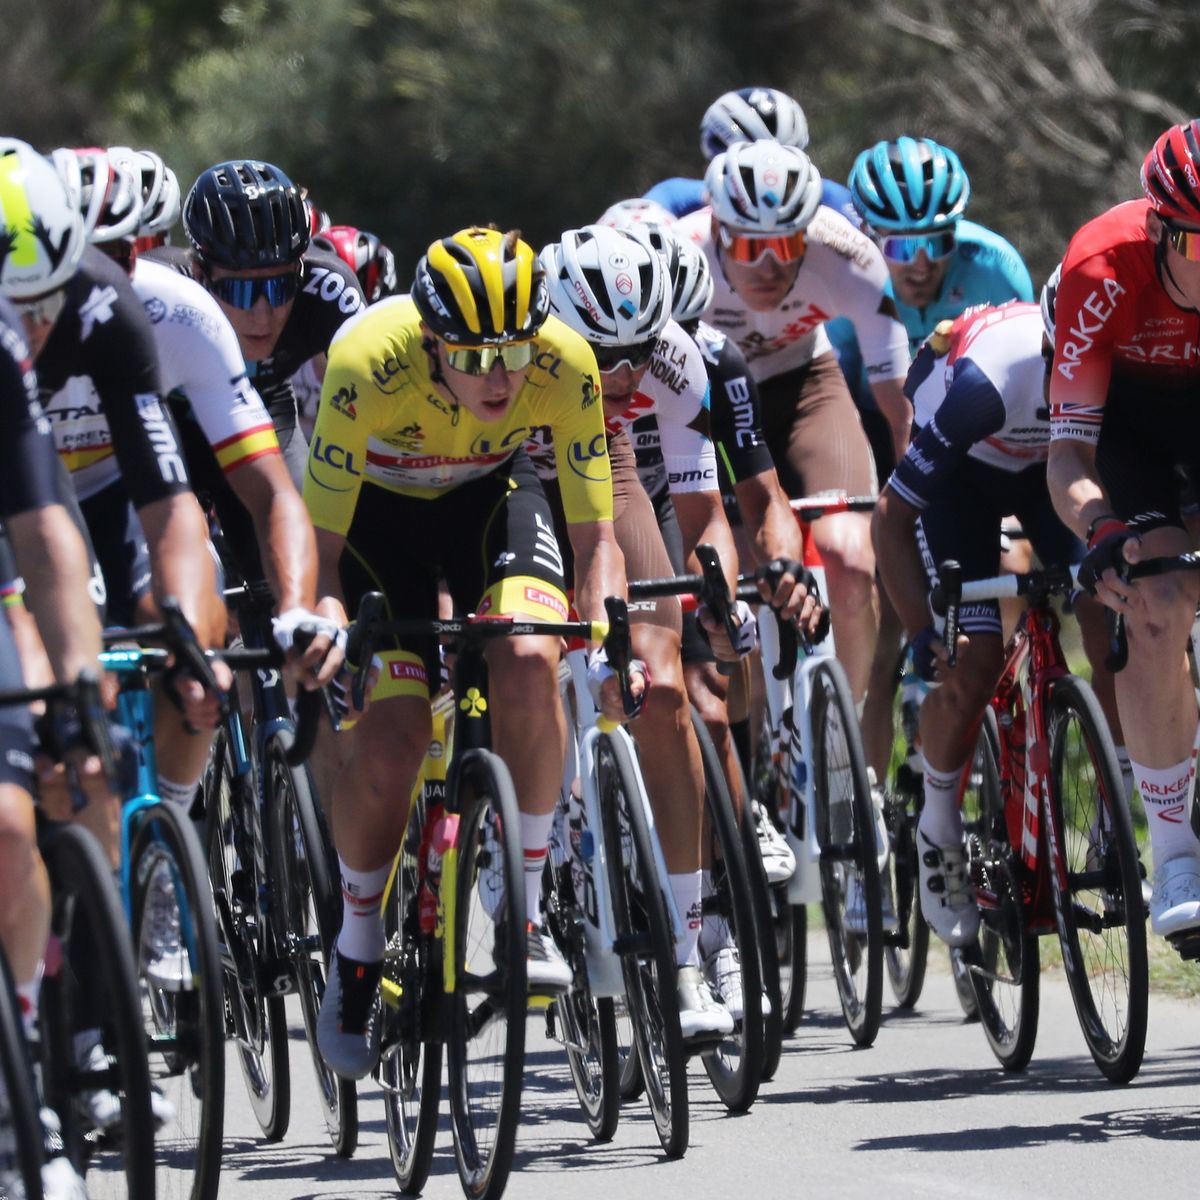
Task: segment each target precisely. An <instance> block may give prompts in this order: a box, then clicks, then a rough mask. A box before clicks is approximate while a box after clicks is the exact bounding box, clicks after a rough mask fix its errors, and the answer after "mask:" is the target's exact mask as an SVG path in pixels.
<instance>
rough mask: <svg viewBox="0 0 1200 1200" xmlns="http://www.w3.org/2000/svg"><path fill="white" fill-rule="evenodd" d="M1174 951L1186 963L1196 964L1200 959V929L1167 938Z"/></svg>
mask: <svg viewBox="0 0 1200 1200" xmlns="http://www.w3.org/2000/svg"><path fill="white" fill-rule="evenodd" d="M1167 941H1168V942H1170V943H1171V947H1172V949H1174V950H1175V952H1176V953H1177V954H1178V955H1179V957H1180V958H1182V959H1183V961H1184V962H1195V961H1197V959H1200V929H1189V930H1186V931H1185V932H1184V933H1177V934H1175V935H1173V936H1171V937H1168V938H1167Z"/></svg>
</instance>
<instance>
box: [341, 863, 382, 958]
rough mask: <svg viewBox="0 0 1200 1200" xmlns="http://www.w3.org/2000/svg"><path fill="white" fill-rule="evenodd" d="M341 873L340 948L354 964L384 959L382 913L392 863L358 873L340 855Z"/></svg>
mask: <svg viewBox="0 0 1200 1200" xmlns="http://www.w3.org/2000/svg"><path fill="white" fill-rule="evenodd" d="M338 865H339V866H340V867H341V870H342V931H341V933H339V934H338V943H337V944H338V949H339V950H340V951H341V952H342V953H343V954H344V955H345V956H346V957H347V958H352V959H354V960H355V962H360V963H373V962H379V960H380V959H382V958H383V945H384V938H383V914H382V913H381V912H380V910H379V905H380V901H382V899H383V889H384V888H385V887H386V886H387V880H388V875H389V873H390V872H391V869H392V867H391V863H388V864H387V865H386V866H382V867H376V868H375V870H373V871H355V870H353V869H352V868H350V867H348V866H346V864H345V863H344V862H343V861H342V857H341V855H338Z"/></svg>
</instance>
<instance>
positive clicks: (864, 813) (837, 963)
mask: <svg viewBox="0 0 1200 1200" xmlns="http://www.w3.org/2000/svg"><path fill="white" fill-rule="evenodd" d="M811 684H812V699H811V701H810V710H809V711H810V719H811V720H812V730H813V780H814V783H815V785H816V805H815V814H814V821H815V823H816V835H817V844H818V846H819V847H820V853H821V862H820V871H821V906H822V908H823V909H824V911H825V928H826V931H827V932H828V934H829V952H830V954H831V956H832V958H833V976H834V980H835V981H836V983H837V989H838V997H839V999H840V1000H841V1004H842V1014H843V1015H844V1017H845V1018H846V1026H847V1028H848V1029H849V1030H850V1035H851V1036H852V1037H853V1038H854V1041H855V1043H856V1044H857V1045H859V1046H869V1045H870V1044H871V1043H872V1042H873V1041H874V1040H875V1035H876V1033H878V1031H879V1017H880V1010H881V1007H882V1003H883V918H882V913H881V911H880V904H881V900H880V888H879V859H878V857H877V849H876V845H875V840H876V839H875V817H874V808H873V804H872V800H871V785H870V781H869V780H868V778H867V765H866V760H865V758H864V756H863V749H862V738H861V735H860V733H859V729H858V718H857V716H856V714H855V711H854V701H853V700H852V699H851V696H850V685H849V684H848V683H847V682H846V673H845V671H844V670H843V669H842V667H841V665H840V664H839V663H838V662H837V660H836V659H832V658H823V659H822V660H821V661H820V663H818V664H817V666H816V668H815V669H814V671H813V673H812V677H811ZM856 889H857V890H858V892H859V895H858V896H855V894H854V893H855V890H856Z"/></svg>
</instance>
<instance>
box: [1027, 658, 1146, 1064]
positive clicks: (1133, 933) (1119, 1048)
mask: <svg viewBox="0 0 1200 1200" xmlns="http://www.w3.org/2000/svg"><path fill="white" fill-rule="evenodd" d="M1049 738H1050V796H1049V800H1050V813H1049V818H1050V819H1049V822H1048V823H1047V828H1046V832H1047V835H1048V837H1047V846H1048V848H1049V851H1050V884H1051V893H1052V895H1053V897H1054V915H1055V918H1056V921H1057V924H1058V937H1059V942H1060V943H1061V945H1062V956H1063V969H1064V970H1065V971H1066V975H1067V982H1068V983H1069V984H1070V985H1071V996H1072V998H1073V999H1074V1001H1075V1011H1076V1013H1078V1015H1079V1024H1080V1027H1081V1028H1082V1029H1083V1036H1084V1040H1085V1041H1086V1042H1087V1045H1088V1049H1089V1050H1090V1051H1091V1053H1092V1058H1093V1059H1094V1060H1095V1062H1096V1066H1098V1067H1099V1068H1100V1071H1101V1073H1102V1074H1103V1075H1104V1076H1105V1078H1106V1079H1110V1080H1112V1081H1113V1082H1114V1083H1128V1082H1129V1080H1131V1079H1132V1078H1133V1077H1134V1076H1135V1075H1136V1074H1137V1072H1138V1068H1139V1067H1140V1066H1141V1064H1142V1054H1143V1052H1144V1051H1145V1048H1146V1012H1147V1007H1148V1002H1149V986H1150V980H1149V967H1148V965H1147V962H1146V910H1145V904H1144V902H1143V900H1142V880H1141V871H1140V869H1139V864H1138V855H1137V846H1136V844H1135V842H1134V839H1133V824H1132V822H1131V821H1130V817H1129V806H1128V803H1127V801H1126V798H1125V792H1124V785H1123V784H1122V782H1121V771H1120V768H1119V767H1118V766H1117V757H1116V751H1115V750H1114V749H1113V744H1112V736H1111V734H1110V733H1109V732H1108V725H1107V724H1106V722H1105V720H1104V714H1103V712H1101V710H1100V704H1099V702H1098V701H1097V699H1096V697H1095V694H1094V693H1093V692H1092V689H1091V688H1090V687H1088V685H1087V684H1086V683H1084V682H1083V681H1082V680H1080V679H1076V678H1075V677H1074V676H1071V675H1068V676H1066V677H1065V678H1063V679H1060V680H1058V682H1057V683H1056V684H1055V685H1054V694H1053V697H1052V698H1051V702H1050V716H1049Z"/></svg>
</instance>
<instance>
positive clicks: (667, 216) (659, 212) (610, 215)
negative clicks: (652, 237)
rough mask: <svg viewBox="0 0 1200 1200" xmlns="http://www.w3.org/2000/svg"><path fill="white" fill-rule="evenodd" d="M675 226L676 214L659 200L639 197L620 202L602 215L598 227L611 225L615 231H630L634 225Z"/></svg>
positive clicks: (609, 207)
mask: <svg viewBox="0 0 1200 1200" xmlns="http://www.w3.org/2000/svg"><path fill="white" fill-rule="evenodd" d="M647 223H649V224H653V225H673V224H674V223H675V214H674V213H673V212H671V210H670V209H669V208H664V207H663V206H662V205H661V204H659V203H658V201H657V200H647V199H645V198H644V197H641V196H639V197H637V198H636V199H633V200H618V201H617V202H616V204H610V205H609V206H608V208H606V209H605V210H604V212H603V213H601V214H600V216H599V218H598V219H597V221H596V224H597V225H611V226H612V228H613V229H630V228H632V227H633V226H634V225H644V224H647Z"/></svg>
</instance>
